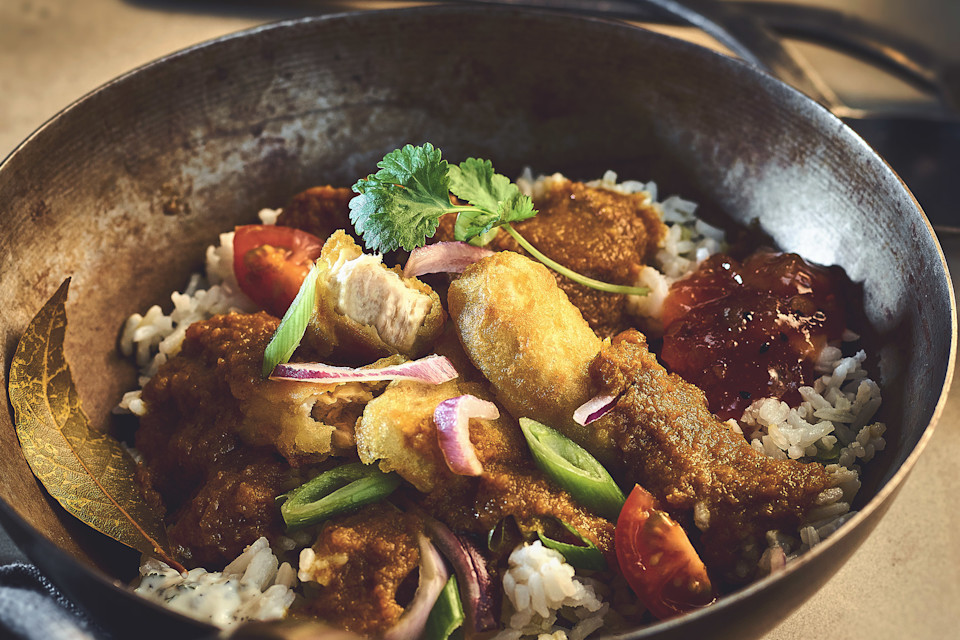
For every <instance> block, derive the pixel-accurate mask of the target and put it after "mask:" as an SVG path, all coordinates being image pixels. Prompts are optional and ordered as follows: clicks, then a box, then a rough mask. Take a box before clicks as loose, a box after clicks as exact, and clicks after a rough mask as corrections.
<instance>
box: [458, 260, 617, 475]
mask: <svg viewBox="0 0 960 640" xmlns="http://www.w3.org/2000/svg"><path fill="white" fill-rule="evenodd" d="M447 305H448V307H449V311H450V316H451V318H453V321H454V324H455V325H456V327H457V331H458V332H459V334H460V342H461V343H462V344H463V348H464V350H465V351H466V352H467V355H469V356H470V360H471V361H472V362H473V363H474V365H475V366H476V367H477V368H478V369H479V370H480V371H482V372H483V374H484V376H485V377H486V378H487V380H489V381H490V383H491V384H492V385H493V388H494V391H495V393H496V396H497V399H498V400H499V401H500V403H501V404H503V406H504V407H506V409H507V411H509V412H510V414H511V415H513V417H514V418H532V419H534V420H537V421H539V422H543V423H545V424H548V425H550V426H552V427H554V428H555V429H559V430H560V431H562V432H563V433H565V434H566V435H567V436H568V437H570V438H572V439H573V440H575V441H577V442H578V443H579V444H580V445H582V446H584V447H586V448H588V449H589V450H590V451H592V452H593V454H594V455H596V456H597V457H598V458H600V459H601V460H603V461H608V460H611V459H613V454H614V451H613V450H612V448H611V447H612V442H611V439H610V438H609V437H607V436H604V435H602V434H597V433H596V429H595V428H594V427H593V426H587V427H583V426H581V425H578V424H577V423H576V422H574V420H573V412H574V410H575V409H576V408H577V407H579V406H580V405H581V404H583V403H584V402H586V401H587V400H589V399H590V398H591V397H592V396H593V395H594V387H593V383H592V381H591V379H590V376H589V375H588V373H587V369H588V367H589V365H590V362H591V361H592V360H593V358H594V356H595V355H596V354H597V353H598V352H599V351H600V339H599V338H598V337H597V336H596V334H594V333H593V331H592V330H591V329H590V327H589V326H587V323H586V322H585V321H584V320H583V317H582V316H581V315H580V312H579V311H578V310H577V308H576V307H574V306H573V305H572V304H570V301H569V300H568V299H567V295H566V294H565V293H564V292H563V291H561V290H560V289H559V288H558V287H557V283H556V281H555V280H554V278H553V275H552V274H551V273H550V271H548V270H547V268H546V267H544V266H543V265H541V264H539V263H537V262H534V261H532V260H530V259H529V258H526V257H524V256H521V255H520V254H517V253H513V252H510V251H502V252H500V253H496V254H494V255H493V256H490V257H488V258H484V259H483V260H480V261H479V262H477V263H475V264H473V265H471V266H470V267H468V268H467V269H466V270H465V271H464V272H463V275H461V276H460V277H459V278H457V279H456V280H455V281H454V282H453V283H452V284H451V285H450V289H449V291H448V293H447Z"/></svg>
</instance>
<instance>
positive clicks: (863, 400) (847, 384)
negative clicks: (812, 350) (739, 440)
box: [740, 347, 886, 469]
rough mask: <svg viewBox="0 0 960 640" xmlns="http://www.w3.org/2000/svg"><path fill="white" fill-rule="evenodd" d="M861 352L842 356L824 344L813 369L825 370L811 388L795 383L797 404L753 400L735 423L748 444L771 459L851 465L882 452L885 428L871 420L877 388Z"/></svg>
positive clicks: (884, 444) (837, 350)
mask: <svg viewBox="0 0 960 640" xmlns="http://www.w3.org/2000/svg"><path fill="white" fill-rule="evenodd" d="M865 359H866V353H865V352H863V351H859V352H857V353H856V355H854V356H851V357H848V358H844V357H843V355H842V353H841V352H840V349H838V348H836V347H826V348H825V349H824V350H823V352H822V353H821V355H820V359H819V362H818V363H817V368H818V370H819V371H822V372H825V375H823V376H821V377H820V378H818V379H817V381H816V382H814V384H813V386H812V387H801V388H800V395H801V397H802V398H803V402H802V403H801V404H800V406H798V407H794V408H791V407H788V406H787V405H786V403H784V402H782V401H780V400H778V399H775V398H763V399H761V400H756V401H754V402H753V403H752V404H751V405H750V406H749V407H747V410H746V411H745V412H744V414H743V417H742V418H741V419H740V425H741V428H742V429H743V431H744V433H746V434H747V439H748V440H749V441H750V444H751V445H752V446H753V447H754V448H755V449H756V450H757V451H760V452H761V453H764V454H765V455H768V456H770V457H772V458H778V459H786V458H790V459H793V460H809V459H821V460H822V459H833V458H836V459H837V463H838V464H839V465H840V466H843V467H847V468H850V469H853V468H854V467H855V463H858V462H869V461H870V460H871V459H872V458H873V456H874V454H876V452H877V451H883V449H884V447H885V446H886V441H885V440H884V439H883V433H884V431H885V430H886V427H885V425H884V424H883V423H882V422H871V421H872V420H873V417H874V415H875V414H876V412H877V409H878V408H879V407H880V402H881V396H880V387H879V385H877V383H876V382H874V381H873V380H871V379H870V378H868V377H867V372H866V370H864V369H863V366H862V365H863V362H864V360H865Z"/></svg>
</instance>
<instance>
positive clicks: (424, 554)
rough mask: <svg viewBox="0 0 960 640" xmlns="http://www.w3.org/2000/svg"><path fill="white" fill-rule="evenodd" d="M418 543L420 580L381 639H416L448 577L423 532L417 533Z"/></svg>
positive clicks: (444, 567) (445, 566) (445, 567)
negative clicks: (407, 601) (409, 598)
mask: <svg viewBox="0 0 960 640" xmlns="http://www.w3.org/2000/svg"><path fill="white" fill-rule="evenodd" d="M419 542H420V582H419V584H418V585H417V593H416V594H415V595H414V596H413V601H412V602H411V603H410V604H409V605H407V608H406V609H405V610H404V612H403V615H402V616H400V620H398V621H397V624H395V625H393V628H391V629H390V630H389V631H387V632H386V633H385V634H383V640H418V639H419V638H420V637H421V636H422V635H423V629H424V627H425V626H426V624H427V618H428V617H429V616H430V610H431V609H433V605H434V604H435V603H436V602H437V597H439V595H440V592H441V591H443V587H444V586H445V585H446V584H447V580H448V579H449V578H450V571H449V570H448V569H447V565H445V564H444V563H443V558H442V557H441V556H440V552H439V551H437V548H436V547H434V546H433V545H432V544H431V543H430V540H428V539H427V537H426V536H424V535H423V534H420V536H419Z"/></svg>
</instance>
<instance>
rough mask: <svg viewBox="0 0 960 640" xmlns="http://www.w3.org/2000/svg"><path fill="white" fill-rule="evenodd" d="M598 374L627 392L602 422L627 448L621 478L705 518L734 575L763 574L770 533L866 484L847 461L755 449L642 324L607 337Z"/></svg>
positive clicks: (715, 550) (713, 557)
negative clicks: (784, 456)
mask: <svg viewBox="0 0 960 640" xmlns="http://www.w3.org/2000/svg"><path fill="white" fill-rule="evenodd" d="M591 373H592V374H593V376H594V377H595V379H596V380H597V381H598V382H599V383H600V392H601V393H608V394H611V395H619V396H620V398H619V400H618V401H617V403H616V406H615V407H614V408H613V409H612V410H611V411H610V412H609V413H607V414H606V415H604V416H603V417H601V418H600V419H599V420H598V421H597V422H599V423H601V424H602V425H603V429H604V430H605V431H606V432H608V433H612V434H613V437H614V442H615V444H616V447H617V449H618V450H620V451H621V452H622V463H621V468H620V469H619V470H618V471H620V475H622V476H623V477H626V478H628V479H629V480H630V481H631V482H634V481H635V482H639V483H640V484H641V485H642V486H643V487H644V488H646V489H647V490H648V491H650V492H651V493H652V494H653V495H654V496H655V497H656V498H657V500H658V501H659V502H660V504H661V506H662V507H663V508H665V509H666V510H667V511H669V512H670V513H671V514H673V515H674V516H675V517H678V519H681V521H684V522H686V523H688V524H695V525H696V526H697V527H698V528H699V529H700V530H701V531H702V536H701V540H702V542H703V546H704V552H705V557H704V560H705V561H706V564H707V566H708V567H710V569H711V570H712V571H718V572H719V573H720V575H722V576H723V578H724V579H726V580H727V581H728V582H731V583H741V582H744V581H746V580H747V579H749V578H751V577H753V575H754V573H755V571H756V567H757V562H758V561H759V559H760V556H761V554H762V553H763V551H764V549H765V546H766V545H765V544H764V537H765V534H766V532H767V531H773V530H777V531H785V532H793V531H796V530H797V528H798V526H799V525H800V524H802V523H804V522H807V521H809V520H811V519H816V518H817V515H816V513H817V508H818V507H826V506H827V505H829V504H835V503H837V502H839V501H840V500H844V501H849V500H851V499H852V497H853V495H852V494H853V493H854V492H855V491H856V489H857V488H858V486H859V484H858V482H857V479H856V473H855V472H852V471H849V470H847V469H844V468H842V467H839V466H837V465H833V466H832V467H827V468H824V466H823V465H821V464H818V463H801V462H798V461H796V460H775V459H773V458H769V457H767V456H765V455H763V454H762V453H760V452H758V451H757V450H755V449H754V448H752V447H751V446H749V445H748V444H747V442H746V440H745V439H744V437H743V436H742V435H741V434H738V433H735V432H733V431H731V430H730V428H729V426H728V425H727V424H726V423H724V422H721V421H720V420H719V419H718V418H717V417H716V416H714V415H713V414H712V413H710V411H709V410H708V409H707V403H706V398H705V397H704V395H703V392H702V391H701V390H700V389H698V388H697V387H695V386H694V385H692V384H689V383H687V382H685V381H684V380H683V379H682V378H680V377H679V376H677V375H675V374H670V373H667V371H666V370H665V369H664V368H663V367H662V366H661V365H660V364H659V363H658V362H657V359H656V357H655V356H654V355H653V354H652V353H650V351H649V350H648V349H647V343H646V339H645V338H644V336H643V335H642V334H640V333H639V332H637V331H633V330H631V331H626V332H624V333H622V334H620V335H619V336H617V337H615V338H614V339H613V341H612V343H608V344H605V345H604V348H603V349H602V350H601V352H600V355H599V356H598V357H597V359H596V360H595V361H594V363H593V364H592V365H591ZM621 394H622V395H621ZM841 485H842V487H841Z"/></svg>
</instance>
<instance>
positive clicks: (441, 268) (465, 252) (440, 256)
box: [403, 242, 493, 278]
mask: <svg viewBox="0 0 960 640" xmlns="http://www.w3.org/2000/svg"><path fill="white" fill-rule="evenodd" d="M491 255H493V251H490V250H489V249H484V248H482V247H475V246H473V245H472V244H467V243H466V242H437V243H436V244H428V245H427V246H425V247H417V248H416V249H414V250H413V251H411V252H410V257H409V258H407V264H406V265H404V267H403V277H404V278H413V277H415V276H422V275H423V274H425V273H463V270H464V269H466V268H467V267H469V266H470V265H472V264H473V263H474V262H476V261H477V260H479V259H480V258H486V257H487V256H491Z"/></svg>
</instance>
